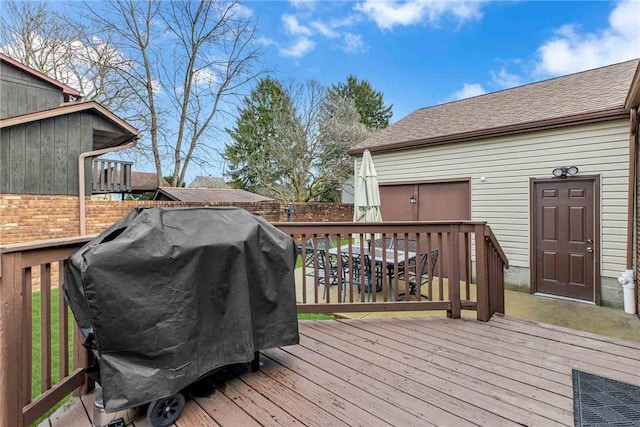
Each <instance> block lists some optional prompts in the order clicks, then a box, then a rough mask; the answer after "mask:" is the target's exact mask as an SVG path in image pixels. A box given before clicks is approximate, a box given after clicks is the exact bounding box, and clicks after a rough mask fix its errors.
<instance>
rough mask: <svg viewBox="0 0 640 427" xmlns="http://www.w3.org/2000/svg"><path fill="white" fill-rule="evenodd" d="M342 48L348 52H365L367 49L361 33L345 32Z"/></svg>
mask: <svg viewBox="0 0 640 427" xmlns="http://www.w3.org/2000/svg"><path fill="white" fill-rule="evenodd" d="M342 50H344V51H345V52H347V53H358V52H364V51H365V50H366V49H365V46H364V42H363V41H362V36H361V35H360V34H352V33H345V34H344V45H343V47H342Z"/></svg>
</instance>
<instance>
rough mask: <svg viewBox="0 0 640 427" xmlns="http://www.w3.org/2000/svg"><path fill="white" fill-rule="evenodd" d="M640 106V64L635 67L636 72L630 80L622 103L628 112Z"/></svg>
mask: <svg viewBox="0 0 640 427" xmlns="http://www.w3.org/2000/svg"><path fill="white" fill-rule="evenodd" d="M638 106H640V63H638V66H637V67H636V72H635V74H634V75H633V80H631V87H630V88H629V93H627V99H626V100H625V102H624V108H625V109H626V110H627V111H628V110H631V109H632V108H636V107H638Z"/></svg>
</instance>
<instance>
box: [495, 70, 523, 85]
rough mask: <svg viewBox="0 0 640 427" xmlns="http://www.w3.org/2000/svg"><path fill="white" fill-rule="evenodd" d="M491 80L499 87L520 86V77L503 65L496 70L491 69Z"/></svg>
mask: <svg viewBox="0 0 640 427" xmlns="http://www.w3.org/2000/svg"><path fill="white" fill-rule="evenodd" d="M491 82H492V83H493V84H494V85H495V86H498V87H499V88H501V89H508V88H510V87H515V86H520V85H521V84H522V79H521V78H520V76H518V75H516V74H511V73H510V72H508V71H507V70H505V69H504V67H503V68H500V70H499V71H497V72H496V71H491Z"/></svg>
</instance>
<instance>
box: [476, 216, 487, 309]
mask: <svg viewBox="0 0 640 427" xmlns="http://www.w3.org/2000/svg"><path fill="white" fill-rule="evenodd" d="M484 229H485V226H484V225H476V226H475V235H476V237H475V239H476V295H477V301H478V306H477V311H478V312H477V316H478V320H482V321H484V322H487V321H488V320H489V319H490V318H491V313H490V309H489V301H490V298H489V272H488V266H487V262H488V258H487V257H488V253H487V242H486V241H485V237H484V233H485V231H484Z"/></svg>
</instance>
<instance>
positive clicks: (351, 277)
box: [277, 221, 508, 321]
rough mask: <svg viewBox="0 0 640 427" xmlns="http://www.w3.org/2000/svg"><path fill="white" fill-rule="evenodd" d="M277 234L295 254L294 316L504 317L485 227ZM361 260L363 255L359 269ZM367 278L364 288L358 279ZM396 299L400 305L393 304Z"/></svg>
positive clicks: (296, 229)
mask: <svg viewBox="0 0 640 427" xmlns="http://www.w3.org/2000/svg"><path fill="white" fill-rule="evenodd" d="M277 227H278V228H279V229H280V230H282V231H284V232H286V233H288V234H289V235H290V236H292V237H293V239H294V240H295V241H296V243H297V246H298V252H299V254H300V259H299V261H298V265H299V268H298V269H297V271H296V273H297V274H296V296H297V299H298V312H326V313H336V312H338V313H346V312H363V311H415V310H445V311H446V312H447V315H448V316H449V317H452V318H458V317H460V311H461V310H462V309H468V310H477V317H478V319H479V320H484V321H486V320H489V318H491V316H492V315H493V314H494V313H496V312H504V296H503V294H504V268H505V267H508V261H507V258H506V256H505V255H504V252H503V251H502V249H501V248H500V245H499V243H498V241H497V239H496V238H495V236H494V234H493V232H492V231H491V228H490V227H489V226H488V225H487V224H486V223H483V222H472V221H456V222H440V221H437V222H383V223H376V224H371V223H369V224H363V223H279V224H277ZM372 242H373V243H372ZM382 248H386V249H385V250H382ZM472 252H475V257H473V253H472ZM363 253H365V254H368V257H367V258H366V260H365V261H364V262H363V261H362V260H363V258H362V257H361V256H360V254H363ZM374 254H375V255H374ZM425 255H426V256H425ZM433 255H436V256H435V257H434V256H433ZM434 258H435V260H434ZM422 260H425V261H426V266H425V268H422V267H423V266H422V265H421V261H422ZM431 261H433V264H431ZM472 261H473V262H472ZM367 262H368V263H370V265H367V264H366V263H367ZM474 267H475V268H474ZM367 274H368V275H369V277H368V282H367V281H366V280H364V279H363V277H366V276H367ZM374 282H375V283H374ZM361 284H362V285H363V286H360V285H361ZM374 285H375V286H377V290H378V291H377V292H376V291H373V289H374ZM412 287H413V289H412ZM416 288H417V289H416ZM400 294H402V295H404V298H402V299H404V301H399V298H398V296H399V295H400ZM421 295H422V296H424V297H422V298H420V296H421ZM409 296H411V297H410V298H409Z"/></svg>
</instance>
